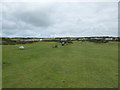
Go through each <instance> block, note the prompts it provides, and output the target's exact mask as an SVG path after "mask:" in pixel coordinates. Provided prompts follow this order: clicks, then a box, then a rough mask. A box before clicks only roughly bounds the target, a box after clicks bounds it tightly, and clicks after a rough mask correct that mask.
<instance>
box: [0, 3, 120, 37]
mask: <svg viewBox="0 0 120 90" xmlns="http://www.w3.org/2000/svg"><path fill="white" fill-rule="evenodd" d="M0 21H2V34H0V36H11V37H14V36H15V37H16V36H33V37H44V36H47V37H50V36H51V37H54V36H60V37H61V36H118V3H117V2H57V3H55V2H39V3H30V2H29V3H27V2H25V3H24V2H19V3H15V2H14V3H13V2H4V3H2V19H0Z"/></svg>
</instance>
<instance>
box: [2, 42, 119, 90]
mask: <svg viewBox="0 0 120 90" xmlns="http://www.w3.org/2000/svg"><path fill="white" fill-rule="evenodd" d="M55 44H59V43H55V42H37V43H33V44H25V45H23V46H24V47H25V49H24V50H19V48H18V47H19V46H21V45H3V46H2V47H3V51H2V58H3V83H2V84H3V88H117V87H118V43H117V42H109V43H106V44H97V43H91V42H73V44H71V45H65V46H61V45H58V48H52V47H53V46H54V45H55Z"/></svg>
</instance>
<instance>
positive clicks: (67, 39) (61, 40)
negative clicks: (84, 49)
mask: <svg viewBox="0 0 120 90" xmlns="http://www.w3.org/2000/svg"><path fill="white" fill-rule="evenodd" d="M67 40H68V39H60V41H67Z"/></svg>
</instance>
